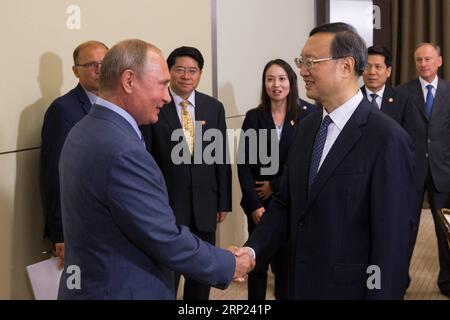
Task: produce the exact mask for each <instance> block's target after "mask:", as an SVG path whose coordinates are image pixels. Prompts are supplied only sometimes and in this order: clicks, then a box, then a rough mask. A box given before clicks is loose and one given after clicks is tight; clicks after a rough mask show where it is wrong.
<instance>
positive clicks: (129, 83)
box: [120, 69, 136, 93]
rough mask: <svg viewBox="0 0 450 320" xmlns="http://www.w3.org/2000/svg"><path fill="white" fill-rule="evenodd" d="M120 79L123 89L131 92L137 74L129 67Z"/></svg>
mask: <svg viewBox="0 0 450 320" xmlns="http://www.w3.org/2000/svg"><path fill="white" fill-rule="evenodd" d="M120 80H121V84H122V88H123V90H124V91H125V92H126V93H131V92H132V91H133V86H134V81H135V80H136V74H135V73H134V71H133V70H131V69H127V70H125V71H124V72H122V76H121V78H120Z"/></svg>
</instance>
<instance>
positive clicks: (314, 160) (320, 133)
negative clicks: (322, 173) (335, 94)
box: [308, 115, 333, 188]
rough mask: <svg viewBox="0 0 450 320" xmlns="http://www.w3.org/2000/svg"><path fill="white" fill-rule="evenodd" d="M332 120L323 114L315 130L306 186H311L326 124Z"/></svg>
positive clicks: (321, 150)
mask: <svg viewBox="0 0 450 320" xmlns="http://www.w3.org/2000/svg"><path fill="white" fill-rule="evenodd" d="M332 122H333V120H331V118H330V116H328V115H327V116H325V118H323V120H322V124H321V125H320V128H319V131H318V132H317V135H316V139H315V140H314V148H313V152H312V156H311V166H310V168H309V181H308V186H309V188H311V186H312V184H313V182H314V180H315V179H316V176H317V172H318V171H319V164H320V159H321V158H322V153H323V147H324V146H325V141H326V140H327V133H328V126H329V125H330V124H331V123H332Z"/></svg>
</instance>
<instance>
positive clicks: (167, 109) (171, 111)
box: [161, 99, 181, 130]
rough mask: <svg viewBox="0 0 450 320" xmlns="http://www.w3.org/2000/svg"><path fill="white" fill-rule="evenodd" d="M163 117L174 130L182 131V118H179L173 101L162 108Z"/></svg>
mask: <svg viewBox="0 0 450 320" xmlns="http://www.w3.org/2000/svg"><path fill="white" fill-rule="evenodd" d="M161 117H162V118H163V119H164V120H165V121H166V122H167V123H168V124H169V127H170V128H171V129H172V130H175V129H181V122H180V118H179V117H178V113H177V108H176V107H175V103H174V102H173V99H172V101H171V102H170V103H168V104H166V105H165V106H164V107H163V108H162V110H161Z"/></svg>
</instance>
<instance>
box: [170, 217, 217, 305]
mask: <svg viewBox="0 0 450 320" xmlns="http://www.w3.org/2000/svg"><path fill="white" fill-rule="evenodd" d="M189 230H191V232H192V233H193V234H195V235H196V236H197V237H199V238H200V239H202V240H204V241H206V242H209V243H210V244H212V245H215V244H216V233H215V232H201V231H198V230H197V229H196V228H195V223H191V225H190V226H189ZM179 284H180V274H179V273H175V295H176V294H177V291H178V285H179ZM210 290H211V287H209V286H206V285H204V284H202V283H200V282H197V281H194V280H191V279H189V278H186V277H185V281H184V290H183V300H208V299H209V291H210ZM175 299H176V297H175Z"/></svg>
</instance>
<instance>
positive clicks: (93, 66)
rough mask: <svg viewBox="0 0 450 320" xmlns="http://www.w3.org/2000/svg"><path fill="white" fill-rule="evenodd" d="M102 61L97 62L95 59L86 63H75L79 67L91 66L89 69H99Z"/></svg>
mask: <svg viewBox="0 0 450 320" xmlns="http://www.w3.org/2000/svg"><path fill="white" fill-rule="evenodd" d="M101 64H102V63H101V62H96V61H93V62H88V63H85V64H78V63H77V64H75V65H76V66H77V67H84V68H89V69H97V68H98V67H100V65H101Z"/></svg>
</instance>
